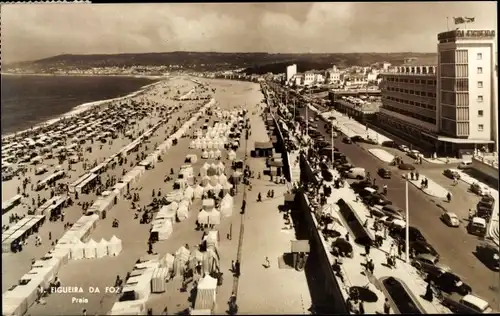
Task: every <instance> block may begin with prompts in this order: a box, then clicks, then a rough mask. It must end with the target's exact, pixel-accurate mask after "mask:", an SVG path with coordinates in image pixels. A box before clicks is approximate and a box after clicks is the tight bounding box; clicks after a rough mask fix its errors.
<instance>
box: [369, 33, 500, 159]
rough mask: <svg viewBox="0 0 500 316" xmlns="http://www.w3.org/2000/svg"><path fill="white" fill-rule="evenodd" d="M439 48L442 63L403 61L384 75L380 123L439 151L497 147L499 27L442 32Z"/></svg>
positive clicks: (459, 152) (456, 153)
mask: <svg viewBox="0 0 500 316" xmlns="http://www.w3.org/2000/svg"><path fill="white" fill-rule="evenodd" d="M437 50H438V64H437V66H434V65H433V66H416V65H404V66H399V67H392V68H390V69H389V70H388V71H386V72H384V73H382V74H381V75H382V78H383V81H382V84H381V90H382V104H383V106H382V107H381V108H380V112H379V113H378V114H377V123H378V125H380V126H381V127H382V128H384V129H386V130H388V131H389V132H391V133H393V134H395V135H396V136H399V137H401V138H403V139H407V140H408V141H409V142H411V143H413V144H416V145H418V146H419V147H421V148H422V149H425V150H426V151H428V152H436V153H438V154H440V155H447V156H461V155H463V154H466V153H468V154H471V153H473V152H474V151H475V150H477V149H480V148H488V150H489V151H497V150H498V146H497V141H498V137H497V133H498V110H497V99H498V91H497V75H496V71H494V69H495V52H496V47H495V31H493V30H460V29H459V30H454V31H448V32H444V33H440V34H438V45H437Z"/></svg>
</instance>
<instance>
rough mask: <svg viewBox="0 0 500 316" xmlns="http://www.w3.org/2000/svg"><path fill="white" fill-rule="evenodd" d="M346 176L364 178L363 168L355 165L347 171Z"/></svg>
mask: <svg viewBox="0 0 500 316" xmlns="http://www.w3.org/2000/svg"><path fill="white" fill-rule="evenodd" d="M346 176H347V178H349V179H359V180H363V179H364V178H366V171H365V168H359V167H356V168H352V169H350V170H349V171H347V173H346Z"/></svg>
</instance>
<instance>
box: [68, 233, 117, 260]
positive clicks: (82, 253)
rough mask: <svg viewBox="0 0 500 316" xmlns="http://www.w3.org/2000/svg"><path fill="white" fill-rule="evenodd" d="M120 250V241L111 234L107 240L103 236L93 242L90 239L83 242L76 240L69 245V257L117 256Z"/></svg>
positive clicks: (76, 258)
mask: <svg viewBox="0 0 500 316" xmlns="http://www.w3.org/2000/svg"><path fill="white" fill-rule="evenodd" d="M121 251H122V241H121V240H120V239H119V238H118V237H116V236H113V237H111V239H110V240H109V241H107V240H105V239H104V238H103V239H101V241H100V242H95V241H94V240H93V239H90V240H89V241H88V242H86V243H83V242H82V241H80V240H78V241H77V242H76V243H75V244H73V246H72V247H71V252H70V253H71V259H73V260H80V259H94V258H102V257H105V256H117V255H119V254H120V252H121Z"/></svg>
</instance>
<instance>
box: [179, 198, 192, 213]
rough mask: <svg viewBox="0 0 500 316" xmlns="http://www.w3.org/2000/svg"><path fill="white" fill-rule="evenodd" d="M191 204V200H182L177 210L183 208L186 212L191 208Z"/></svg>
mask: <svg viewBox="0 0 500 316" xmlns="http://www.w3.org/2000/svg"><path fill="white" fill-rule="evenodd" d="M191 203H192V202H191V200H188V199H183V200H182V201H181V202H180V203H179V208H181V207H185V208H187V209H188V211H189V209H190V208H191Z"/></svg>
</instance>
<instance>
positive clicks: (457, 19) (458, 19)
mask: <svg viewBox="0 0 500 316" xmlns="http://www.w3.org/2000/svg"><path fill="white" fill-rule="evenodd" d="M453 20H454V21H455V24H464V23H467V21H466V20H465V18H464V17H462V16H459V17H453Z"/></svg>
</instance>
